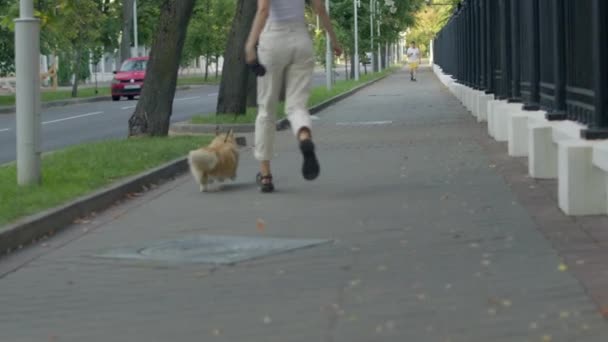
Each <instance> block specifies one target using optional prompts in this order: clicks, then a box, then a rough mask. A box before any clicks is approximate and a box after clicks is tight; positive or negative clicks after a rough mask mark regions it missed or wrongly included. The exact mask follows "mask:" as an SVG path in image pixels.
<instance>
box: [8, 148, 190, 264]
mask: <svg viewBox="0 0 608 342" xmlns="http://www.w3.org/2000/svg"><path fill="white" fill-rule="evenodd" d="M187 169H188V163H187V160H186V158H185V157H182V158H179V159H175V160H173V161H171V162H168V163H166V164H164V165H162V166H159V167H156V168H154V169H152V170H149V171H146V172H144V173H142V174H138V175H135V176H132V177H129V178H127V179H125V180H122V181H119V182H117V183H114V184H112V185H110V186H108V187H106V188H103V189H101V190H98V191H96V192H94V193H92V194H89V195H85V196H82V197H80V198H78V199H76V200H73V201H71V202H70V203H67V204H65V205H62V206H59V207H55V208H52V209H48V210H46V211H43V212H41V213H38V214H35V215H32V216H28V217H25V218H23V219H21V220H18V221H17V222H15V223H13V224H10V225H8V226H7V227H5V228H4V229H2V230H1V231H0V252H4V253H6V254H8V253H10V252H12V251H15V250H18V249H21V248H23V247H24V246H27V245H30V244H32V243H35V242H36V241H38V240H40V239H43V238H45V237H49V236H52V235H54V234H56V233H57V232H59V231H61V230H64V229H66V228H67V227H69V226H70V225H71V224H72V223H74V221H75V220H76V219H78V218H81V217H85V216H87V215H89V214H90V213H93V212H98V211H102V210H105V209H107V208H109V207H110V206H111V205H112V204H114V203H116V202H117V201H119V200H121V199H123V198H125V197H126V195H127V194H129V193H135V192H140V191H142V190H145V187H147V186H149V185H151V184H155V183H159V182H161V181H164V180H168V179H171V178H174V177H175V176H177V175H180V174H182V173H184V172H185V171H187ZM4 253H2V254H4Z"/></svg>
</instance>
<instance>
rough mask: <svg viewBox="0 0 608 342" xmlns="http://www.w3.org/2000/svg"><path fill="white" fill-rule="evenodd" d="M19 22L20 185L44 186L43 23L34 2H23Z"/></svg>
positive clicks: (17, 97) (18, 122)
mask: <svg viewBox="0 0 608 342" xmlns="http://www.w3.org/2000/svg"><path fill="white" fill-rule="evenodd" d="M19 15H20V16H19V19H16V20H15V67H16V72H17V93H16V105H17V106H16V107H17V108H16V109H17V110H16V112H17V114H16V116H17V183H18V184H19V185H33V184H38V183H40V21H39V20H38V19H37V18H35V17H34V1H33V0H21V1H20V6H19Z"/></svg>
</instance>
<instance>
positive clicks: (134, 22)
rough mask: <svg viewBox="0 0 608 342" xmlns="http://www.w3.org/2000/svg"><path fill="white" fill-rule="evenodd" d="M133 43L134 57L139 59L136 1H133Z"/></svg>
mask: <svg viewBox="0 0 608 342" xmlns="http://www.w3.org/2000/svg"><path fill="white" fill-rule="evenodd" d="M133 36H134V37H133V42H134V44H135V56H137V57H139V33H138V30H137V0H133Z"/></svg>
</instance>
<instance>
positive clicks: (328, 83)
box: [325, 0, 333, 90]
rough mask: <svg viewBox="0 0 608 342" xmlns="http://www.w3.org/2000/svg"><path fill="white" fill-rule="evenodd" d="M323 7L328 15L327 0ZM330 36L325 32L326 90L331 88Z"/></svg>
mask: <svg viewBox="0 0 608 342" xmlns="http://www.w3.org/2000/svg"><path fill="white" fill-rule="evenodd" d="M325 9H326V11H327V14H328V15H329V0H325ZM330 40H331V38H330V37H329V33H328V32H325V84H326V86H327V90H331V88H332V71H333V69H332V60H333V59H332V51H331V41H330Z"/></svg>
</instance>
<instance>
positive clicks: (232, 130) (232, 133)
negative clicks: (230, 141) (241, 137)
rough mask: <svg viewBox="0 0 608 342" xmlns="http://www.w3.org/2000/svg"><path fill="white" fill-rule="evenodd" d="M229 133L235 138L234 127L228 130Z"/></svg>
mask: <svg viewBox="0 0 608 342" xmlns="http://www.w3.org/2000/svg"><path fill="white" fill-rule="evenodd" d="M228 135H229V136H231V137H233V138H234V129H233V128H231V129H230V130H229V131H228Z"/></svg>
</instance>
